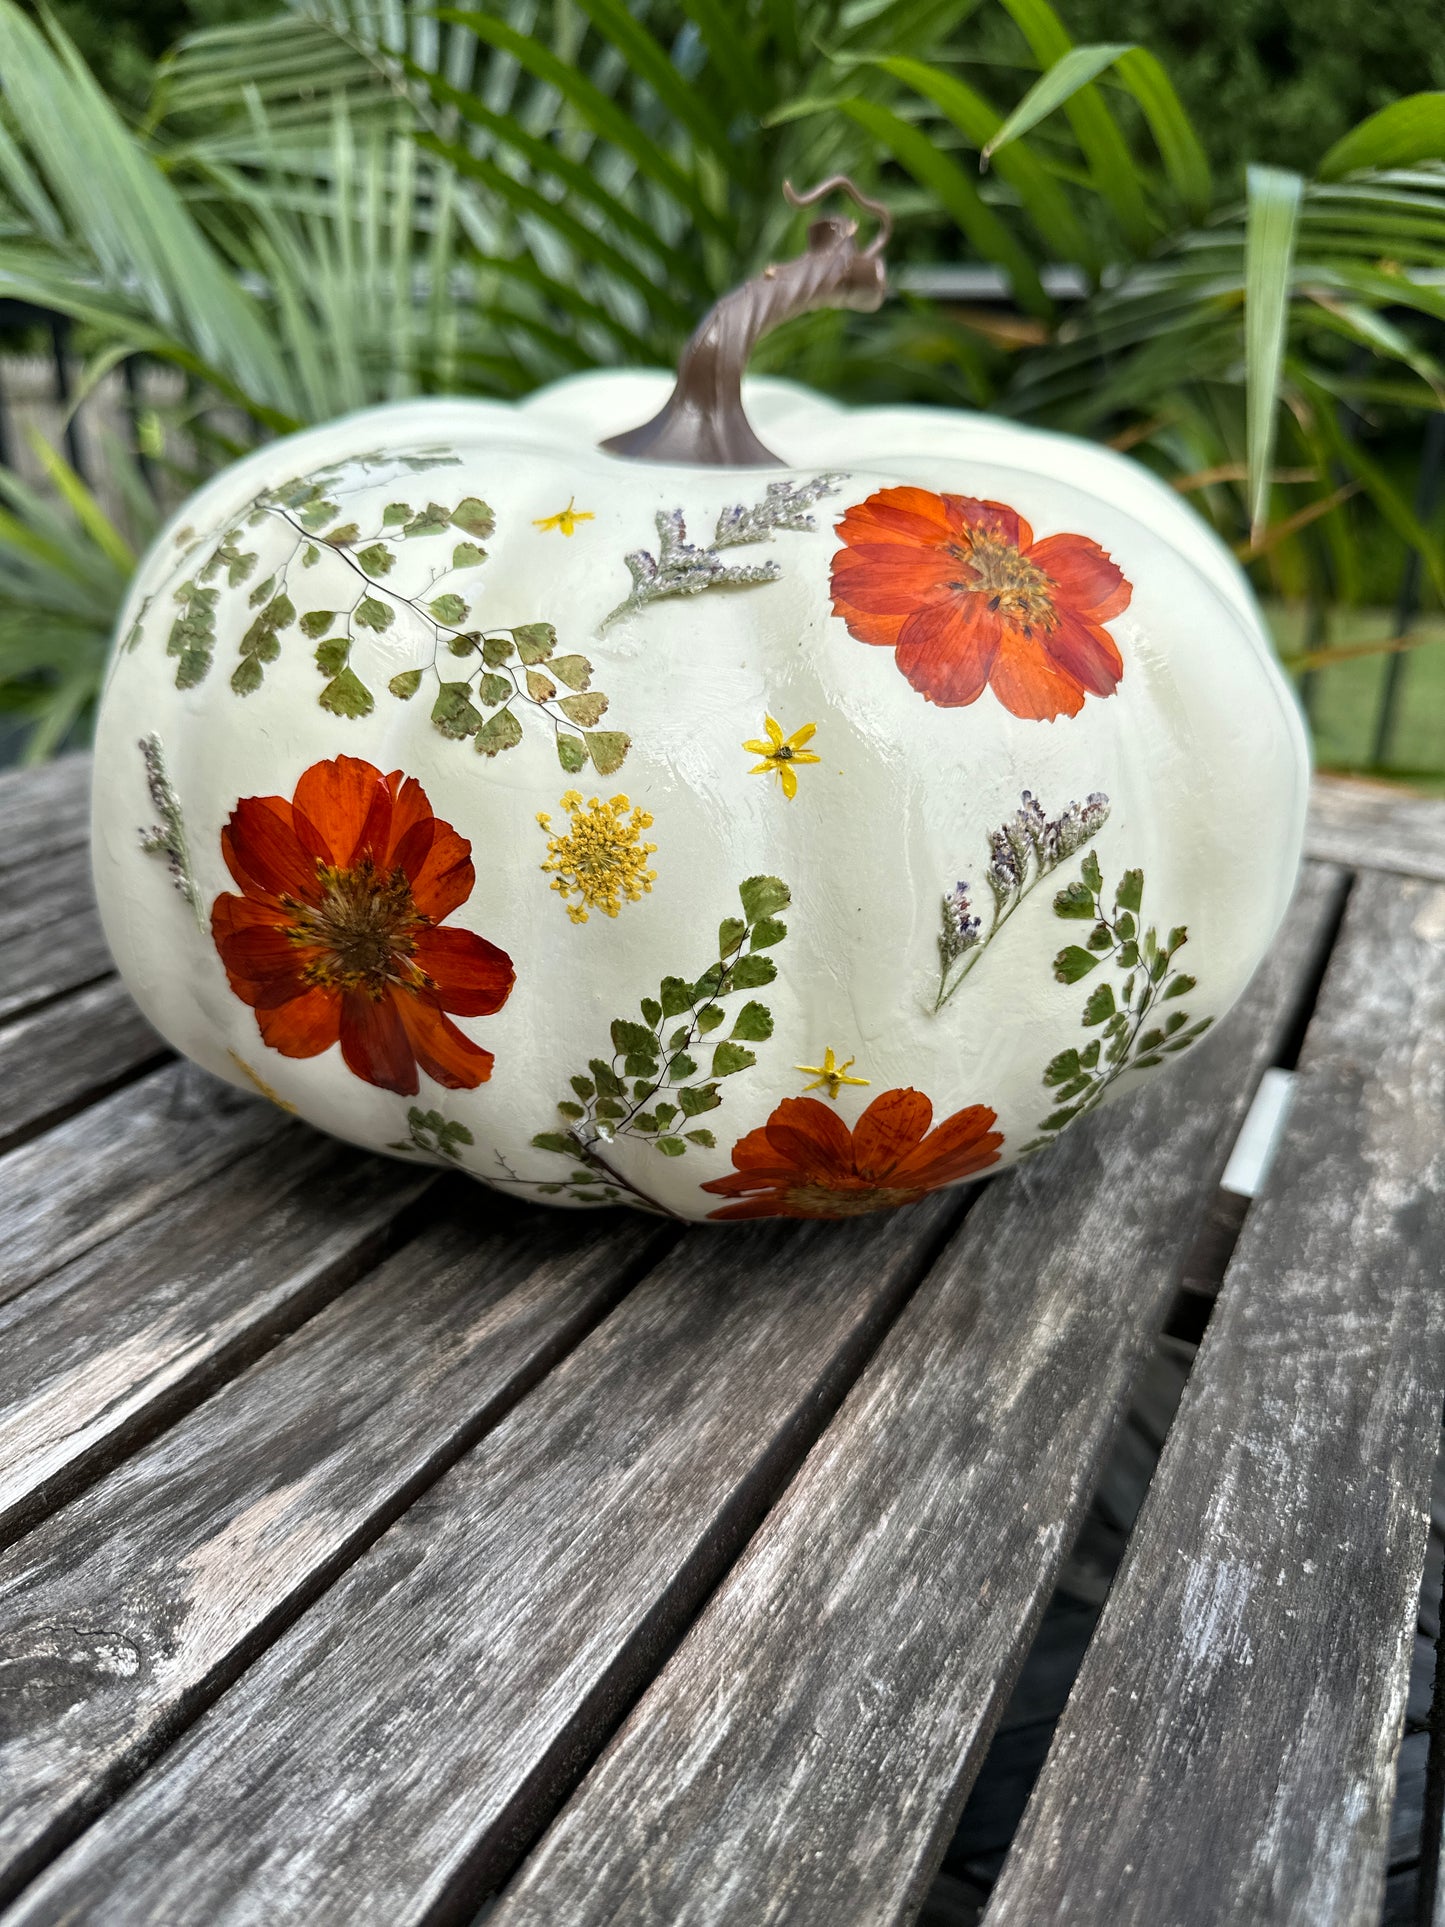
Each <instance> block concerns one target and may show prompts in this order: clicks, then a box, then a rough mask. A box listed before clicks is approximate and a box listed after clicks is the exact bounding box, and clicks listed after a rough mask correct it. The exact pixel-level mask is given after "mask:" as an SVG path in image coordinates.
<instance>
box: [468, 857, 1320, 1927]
mask: <svg viewBox="0 0 1445 1927" xmlns="http://www.w3.org/2000/svg"><path fill="white" fill-rule="evenodd" d="M1340 888H1341V879H1340V878H1339V876H1338V873H1328V874H1321V873H1320V872H1318V871H1315V872H1312V873H1310V874H1309V875H1308V876H1307V877H1306V879H1305V882H1304V885H1303V889H1302V893H1301V895H1300V897H1299V898H1298V899H1297V900H1296V903H1295V906H1294V908H1293V910H1292V912H1291V914H1290V918H1289V920H1288V922H1287V923H1286V926H1285V929H1284V931H1283V933H1282V935H1281V938H1280V941H1279V943H1278V944H1277V946H1276V948H1275V950H1274V952H1273V954H1272V956H1271V958H1270V961H1269V963H1268V964H1267V966H1266V968H1265V969H1264V971H1263V972H1262V973H1261V975H1260V977H1259V978H1258V979H1257V980H1256V983H1255V985H1254V986H1253V988H1252V990H1251V991H1250V993H1249V996H1248V997H1247V999H1246V1001H1245V1003H1244V1004H1243V1005H1242V1006H1241V1008H1240V1009H1239V1010H1237V1011H1236V1012H1235V1013H1234V1015H1233V1016H1232V1017H1231V1018H1230V1020H1229V1021H1228V1022H1227V1023H1226V1024H1225V1025H1224V1026H1222V1027H1221V1032H1220V1035H1219V1036H1218V1037H1217V1038H1215V1039H1214V1040H1212V1042H1211V1043H1210V1044H1209V1045H1208V1046H1207V1047H1204V1048H1201V1050H1200V1051H1199V1052H1198V1053H1197V1054H1194V1055H1191V1056H1190V1057H1189V1058H1187V1059H1185V1060H1183V1062H1182V1063H1181V1065H1180V1066H1179V1067H1178V1068H1177V1069H1176V1070H1174V1071H1173V1072H1172V1073H1171V1075H1170V1076H1169V1077H1167V1078H1162V1079H1160V1080H1159V1081H1158V1082H1157V1083H1155V1084H1153V1085H1150V1086H1149V1087H1148V1088H1147V1089H1146V1090H1145V1091H1143V1092H1142V1093H1140V1094H1139V1095H1138V1096H1137V1097H1135V1098H1134V1099H1133V1100H1132V1101H1131V1102H1130V1103H1129V1104H1127V1105H1121V1106H1119V1107H1118V1108H1116V1109H1113V1110H1110V1111H1109V1112H1107V1113H1104V1114H1102V1115H1100V1116H1098V1117H1096V1118H1093V1119H1091V1120H1089V1122H1088V1124H1087V1125H1085V1126H1082V1127H1080V1128H1079V1129H1078V1130H1077V1131H1074V1132H1070V1133H1069V1134H1068V1135H1067V1136H1066V1137H1065V1138H1064V1139H1063V1140H1062V1142H1061V1143H1060V1144H1059V1145H1058V1146H1057V1147H1056V1149H1055V1150H1054V1151H1052V1152H1051V1153H1050V1154H1049V1156H1048V1158H1047V1159H1046V1160H1045V1159H1040V1161H1039V1162H1038V1163H1037V1164H1036V1165H1027V1166H1024V1167H1023V1168H1022V1169H1021V1170H1020V1171H1019V1172H1018V1173H1016V1174H1014V1175H1012V1176H1011V1177H1009V1178H1006V1179H1004V1180H1003V1181H1002V1182H1001V1183H999V1184H998V1185H996V1186H994V1187H991V1188H990V1190H989V1191H988V1193H987V1194H986V1196H985V1197H984V1198H983V1200H982V1201H981V1203H980V1205H979V1206H978V1208H977V1210H976V1211H974V1212H973V1213H972V1215H971V1216H970V1218H969V1220H968V1223H967V1225H966V1227H965V1230H964V1233H963V1235H962V1237H961V1238H960V1239H959V1240H958V1241H957V1242H956V1243H955V1245H954V1246H953V1247H952V1248H951V1249H950V1251H949V1252H948V1253H947V1255H946V1257H945V1259H944V1260H943V1261H942V1262H941V1263H940V1264H939V1265H938V1266H937V1267H936V1268H935V1270H934V1272H933V1274H932V1276H931V1277H930V1278H929V1280H928V1282H927V1283H926V1284H925V1285H924V1287H923V1288H922V1290H921V1291H920V1292H919V1293H918V1294H917V1296H916V1297H915V1298H914V1299H913V1300H912V1301H911V1303H910V1304H909V1305H908V1307H907V1309H906V1310H905V1312H904V1313H903V1315H902V1317H901V1318H900V1319H899V1320H898V1323H897V1324H896V1325H895V1326H894V1328H893V1329H892V1331H891V1332H890V1333H889V1335H888V1338H887V1340H886V1341H885V1343H884V1344H883V1345H882V1346H881V1347H880V1349H879V1352H878V1355H877V1357H876V1358H875V1359H874V1361H873V1363H872V1365H871V1366H870V1367H869V1369H868V1371H867V1372H866V1373H865V1374H864V1376H863V1378H862V1380H861V1381H860V1383H859V1385H858V1386H857V1388H856V1389H855V1391H854V1393H853V1395H852V1396H851V1397H850V1398H849V1400H848V1401H847V1403H846V1404H845V1406H844V1408H843V1410H842V1412H841V1413H840V1414H839V1417H838V1419H837V1421H836V1422H835V1424H834V1425H833V1426H832V1427H831V1429H830V1430H829V1432H828V1433H827V1434H826V1435H825V1437H824V1438H823V1440H822V1441H821V1443H820V1444H819V1445H818V1447H817V1449H816V1450H815V1451H814V1452H813V1454H812V1456H811V1457H810V1458H809V1460H808V1462H807V1464H806V1466H805V1467H804V1469H803V1471H802V1473H801V1474H800V1476H799V1477H798V1479H797V1480H796V1481H795V1482H794V1484H793V1486H792V1487H791V1489H790V1490H789V1491H788V1492H787V1494H786V1495H785V1496H784V1498H783V1500H782V1502H781V1503H780V1504H779V1505H778V1506H777V1508H776V1509H775V1510H774V1512H773V1513H772V1514H771V1515H770V1517H769V1518H768V1520H767V1522H766V1524H765V1525H764V1526H763V1528H762V1530H761V1531H760V1532H759V1533H758V1535H757V1537H756V1539H755V1540H754V1541H753V1543H752V1545H750V1546H749V1548H748V1551H747V1554H746V1556H745V1557H744V1558H743V1560H742V1561H741V1562H740V1563H739V1565H738V1567H737V1569H736V1571H735V1572H733V1573H732V1574H730V1575H729V1577H728V1578H727V1580H726V1581H725V1582H724V1584H723V1585H722V1586H721V1587H720V1588H719V1590H718V1592H717V1594H716V1595H715V1597H714V1598H713V1600H712V1601H711V1602H710V1603H709V1606H708V1608H707V1610H706V1612H705V1613H704V1614H703V1615H702V1617H701V1618H700V1620H699V1621H698V1623H697V1625H696V1626H695V1627H694V1628H693V1630H692V1632H691V1633H690V1635H689V1636H688V1638H687V1639H686V1640H685V1641H684V1642H683V1644H682V1646H681V1647H680V1648H679V1649H678V1651H677V1653H676V1655H675V1656H674V1658H673V1660H672V1662H671V1664H670V1665H669V1666H668V1668H667V1669H666V1671H665V1672H664V1673H663V1674H662V1676H661V1677H660V1679H659V1680H658V1681H657V1682H656V1684H655V1685H654V1687H653V1688H652V1690H651V1691H650V1692H649V1693H647V1694H646V1695H645V1696H644V1698H643V1699H642V1701H641V1702H640V1704H639V1705H638V1707H637V1708H636V1710H635V1711H634V1713H633V1715H632V1717H631V1718H630V1719H629V1720H628V1722H627V1723H626V1725H625V1726H624V1727H623V1729H622V1731H621V1733H620V1734H619V1736H618V1738H617V1740H616V1742H615V1744H614V1745H613V1747H612V1749H611V1750H610V1752H609V1753H608V1755H607V1756H606V1758H605V1759H604V1761H603V1762H602V1763H601V1764H600V1765H599V1766H598V1767H597V1768H596V1769H595V1771H594V1772H593V1773H592V1775H591V1777H590V1778H589V1779H588V1781H587V1782H586V1784H585V1785H584V1787H583V1788H582V1790H581V1791H580V1793H579V1794H578V1795H577V1797H576V1798H575V1799H574V1800H573V1802H572V1803H571V1805H570V1806H569V1807H568V1808H567V1810H566V1811H565V1812H564V1813H563V1815H562V1816H561V1818H560V1819H559V1820H558V1821H557V1822H556V1824H555V1825H554V1826H553V1828H552V1830H551V1832H550V1833H549V1834H548V1835H547V1837H546V1839H545V1840H544V1841H543V1843H542V1845H541V1846H540V1848H539V1849H538V1851H537V1852H536V1853H535V1855H534V1856H533V1857H532V1859H531V1860H530V1861H529V1862H528V1863H527V1865H526V1866H525V1867H524V1868H523V1870H522V1872H521V1873H520V1875H519V1876H518V1878H517V1880H516V1882H515V1883H514V1884H513V1886H512V1887H511V1888H510V1889H509V1890H508V1892H507V1893H506V1895H504V1897H503V1899H502V1902H501V1904H500V1906H499V1907H498V1909H497V1911H496V1913H495V1915H494V1916H492V1917H491V1920H492V1922H493V1923H494V1927H520V1923H529V1927H530V1924H531V1923H542V1922H548V1923H550V1922H555V1921H558V1920H566V1921H567V1922H568V1923H569V1927H587V1924H588V1923H593V1922H602V1921H608V1922H617V1921H626V1922H628V1923H629V1927H643V1924H644V1923H645V1924H647V1927H651V1924H652V1923H657V1927H662V1924H663V1923H666V1924H667V1927H675V1924H676V1923H682V1922H688V1923H693V1922H703V1921H706V1922H708V1923H717V1922H726V1923H729V1927H731V1923H734V1922H736V1923H740V1924H742V1923H746V1927H760V1923H768V1922H777V1923H784V1922H786V1923H787V1927H813V1923H825V1922H829V1923H831V1922H836V1921H840V1920H846V1921H865V1920H866V1921H868V1922H869V1923H882V1922H893V1921H904V1920H909V1919H911V1918H912V1916H913V1912H914V1910H915V1909H916V1908H917V1907H918V1905H919V1904H920V1903H921V1902H922V1900H923V1896H924V1893H925V1891H926V1889H927V1885H928V1882H929V1880H930V1878H931V1876H932V1874H933V1872H934V1870H935V1868H936V1867H937V1865H938V1861H939V1858H940V1857H941V1855H942V1853H943V1850H944V1847H945V1845H946V1843H947V1840H948V1838H949V1836H950V1835H951V1833H952V1831H953V1829H954V1826H955V1825H956V1823H957V1820H958V1816H959V1812H960V1810H961V1808H962V1805H963V1801H964V1797H965V1794H966V1792H967V1788H968V1785H969V1783H970V1782H971V1780H972V1778H973V1775H974V1773H975V1772H976V1771H977V1768H978V1765H979V1762H980V1761H981V1759H982V1757H983V1754H984V1752H985V1750H986V1748H987V1745H988V1742H989V1739H990V1737H991V1734H992V1730H993V1726H994V1723H995V1721H996V1719H997V1717H998V1714H999V1712H1000V1711H1001V1709H1002V1707H1003V1705H1004V1703H1005V1701H1006V1700H1007V1698H1008V1695H1009V1691H1010V1688H1011V1686H1012V1682H1013V1680H1014V1679H1015V1678H1016V1676H1017V1674H1018V1670H1019V1667H1020V1665H1021V1663H1022V1660H1023V1656H1024V1654H1025V1652H1026V1651H1027V1648H1028V1645H1029V1642H1030V1639H1031V1637H1032V1634H1033V1630H1034V1628H1035V1626H1036V1625H1037V1623H1038V1619H1039V1616H1040V1614H1041V1613H1042V1611H1043V1607H1044V1604H1045V1602H1046V1600H1047V1597H1048V1595H1049V1593H1050V1592H1051V1590H1052V1588H1053V1584H1054V1580H1055V1577H1056V1575H1057V1574H1058V1572H1059V1568H1060V1563H1061V1561H1062V1558H1063V1555H1064V1553H1065V1551H1066V1550H1067V1548H1068V1545H1069V1543H1070V1541H1071V1539H1072V1538H1073V1535H1074V1533H1075V1531H1076V1529H1077V1527H1078V1523H1079V1520H1080V1518H1081V1516H1082V1513H1083V1510H1084V1507H1085V1505H1086V1503H1087V1501H1088V1496H1089V1493H1090V1490H1091V1488H1092V1486H1093V1483H1094V1480H1095V1477H1096V1476H1097V1473H1098V1470H1099V1468H1100V1466H1101V1465H1102V1463H1103V1461H1104V1458H1105V1456H1106V1453H1107V1451H1108V1447H1109V1443H1110V1440H1111V1437H1112V1436H1113V1433H1114V1429H1115V1424H1116V1422H1117V1419H1118V1417H1119V1416H1120V1414H1121V1413H1122V1411H1123V1409H1124V1406H1125V1405H1126V1403H1127V1401H1128V1396H1129V1388H1130V1384H1131V1381H1132V1380H1133V1378H1134V1377H1135V1375H1136V1372H1137V1369H1138V1367H1139V1365H1140V1364H1141V1363H1142V1361H1143V1360H1144V1359H1145V1358H1146V1357H1147V1355H1148V1351H1149V1348H1150V1346H1151V1344H1152V1342H1153V1334H1154V1331H1155V1328H1156V1326H1157V1323H1158V1320H1159V1317H1160V1314H1161V1311H1162V1307H1163V1305H1164V1303H1165V1301H1166V1299H1167V1297H1168V1294H1169V1292H1170V1291H1171V1289H1172V1288H1173V1286H1174V1284H1175V1283H1176V1281H1177V1279H1178V1276H1179V1273H1180V1270H1181V1268H1182V1266H1183V1263H1184V1260H1185V1257H1186V1255H1187V1254H1188V1251H1189V1249H1190V1246H1191V1244H1192V1241H1193V1238H1194V1236H1195V1234H1196V1231H1197V1228H1198V1225H1199V1223H1200V1221H1201V1220H1202V1217H1203V1214H1204V1210H1205V1207H1206V1204H1207V1202H1208V1199H1209V1197H1210V1194H1211V1192H1212V1190H1213V1187H1214V1185H1215V1184H1216V1183H1217V1181H1218V1175H1219V1172H1220V1170H1221V1169H1222V1167H1223V1163H1224V1160H1225V1157H1226V1155H1227V1153H1228V1151H1229V1148H1230V1144H1231V1141H1232V1138H1233V1136H1234V1132H1235V1130H1236V1128H1237V1126H1238V1124H1239V1122H1240V1121H1241V1119H1242V1117H1243V1115H1244V1111H1245V1109H1246V1107H1247V1105H1248V1103H1249V1099H1250V1092H1251V1089H1252V1087H1253V1085H1254V1083H1255V1082H1256V1080H1257V1078H1258V1076H1259V1074H1260V1072H1261V1070H1262V1069H1263V1067H1264V1066H1265V1065H1266V1064H1267V1063H1268V1062H1269V1061H1270V1059H1271V1057H1272V1056H1273V1054H1274V1052H1275V1050H1276V1048H1277V1046H1278V1044H1279V1042H1280V1040H1281V1038H1282V1037H1283V1036H1284V1035H1285V1033H1286V1032H1287V1030H1288V1027H1289V1024H1290V1021H1291V1014H1292V1011H1293V1009H1294V1007H1295V1005H1296V1003H1297V1000H1298V999H1299V997H1300V995H1301V993H1302V987H1303V986H1304V985H1306V984H1307V983H1308V982H1310V980H1311V978H1312V972H1313V968H1314V963H1315V959H1316V957H1317V955H1318V951H1319V947H1320V945H1321V943H1322V942H1323V941H1325V940H1326V938H1327V935H1328V933H1329V931H1330V930H1331V929H1332V927H1333V923H1334V918H1335V914H1336V905H1337V901H1338V895H1339V891H1340ZM1045 1917H1046V1916H1039V1918H1041V1919H1042V1918H1045ZM1102 1918H1103V1917H1101V1919H1102Z"/></svg>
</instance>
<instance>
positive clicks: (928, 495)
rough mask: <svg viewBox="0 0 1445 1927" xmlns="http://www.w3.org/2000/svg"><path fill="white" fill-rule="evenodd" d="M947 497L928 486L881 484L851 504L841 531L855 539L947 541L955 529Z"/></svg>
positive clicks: (850, 541)
mask: <svg viewBox="0 0 1445 1927" xmlns="http://www.w3.org/2000/svg"><path fill="white" fill-rule="evenodd" d="M954 530H955V523H954V522H953V521H951V520H950V518H949V514H948V508H947V505H946V499H945V497H943V496H942V495H936V494H935V493H934V492H933V490H932V489H927V488H881V489H879V490H878V491H877V493H876V494H874V495H870V496H869V497H868V499H867V501H866V502H859V503H858V504H857V505H856V506H855V507H853V508H850V509H849V510H848V511H847V513H846V514H845V515H844V516H843V518H842V519H841V521H839V523H838V524H837V532H838V534H839V535H840V536H841V537H842V538H843V540H844V541H845V542H847V543H848V544H849V545H850V546H851V545H852V544H853V543H854V542H904V543H911V544H913V545H915V546H924V545H929V544H932V543H937V542H946V541H948V539H949V537H950V536H951V535H952V534H953V533H954Z"/></svg>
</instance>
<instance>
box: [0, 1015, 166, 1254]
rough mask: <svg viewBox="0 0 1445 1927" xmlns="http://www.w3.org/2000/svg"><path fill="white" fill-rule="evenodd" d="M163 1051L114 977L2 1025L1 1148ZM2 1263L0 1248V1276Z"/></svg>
mask: <svg viewBox="0 0 1445 1927" xmlns="http://www.w3.org/2000/svg"><path fill="white" fill-rule="evenodd" d="M166 1053H167V1046H166V1044H165V1043H164V1041H163V1040H162V1039H161V1038H160V1037H158V1036H157V1035H156V1033H155V1032H154V1031H153V1030H152V1029H151V1027H150V1025H149V1024H148V1023H147V1022H146V1020H145V1018H144V1017H142V1016H141V1014H140V1012H139V1011H138V1010H137V1009H136V1007H135V1004H134V1003H133V1002H132V1001H131V998H130V996H129V994H128V993H127V991H126V989H125V987H124V986H123V985H122V984H121V982H120V981H119V979H118V978H115V977H106V978H102V980H101V981H100V982H99V983H97V984H92V985H90V987H89V988H88V989H85V990H78V991H76V992H75V993H74V995H73V996H69V997H62V998H60V999H59V1000H58V1001H56V1002H54V1003H50V1004H46V1005H45V1006H44V1007H43V1008H42V1009H40V1010H38V1011H32V1012H30V1014H29V1015H28V1016H24V1017H17V1018H15V1019H13V1020H12V1021H11V1022H10V1023H8V1024H3V1025H0V1153H3V1152H5V1151H8V1150H10V1149H12V1148H13V1147H14V1146H15V1145H16V1144H19V1143H22V1142H23V1141H24V1140H25V1139H26V1138H31V1137H34V1136H36V1135H37V1134H38V1133H39V1132H41V1131H43V1130H45V1129H46V1127H47V1126H49V1125H52V1124H56V1123H58V1122H59V1121H60V1120H61V1119H62V1118H66V1117H69V1116H70V1115H71V1114H72V1113H73V1112H75V1111H77V1110H79V1109H81V1108H82V1106H84V1105H86V1104H91V1103H94V1102H95V1101H96V1099H97V1098H100V1097H104V1096H105V1095H106V1094H107V1092H110V1091H113V1090H115V1089H116V1088H117V1086H119V1085H121V1084H125V1083H129V1081H130V1080H131V1079H132V1078H134V1077H135V1076H137V1075H138V1074H139V1073H140V1072H141V1071H142V1070H145V1069H147V1068H148V1067H150V1066H151V1065H154V1064H157V1063H159V1062H160V1060H161V1059H162V1058H163V1057H164V1056H165V1055H166ZM3 1195H4V1192H3V1189H0V1196H3ZM4 1268H5V1261H4V1254H3V1252H0V1277H3V1274H4ZM3 1289H4V1287H3V1284H0V1291H3Z"/></svg>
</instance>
